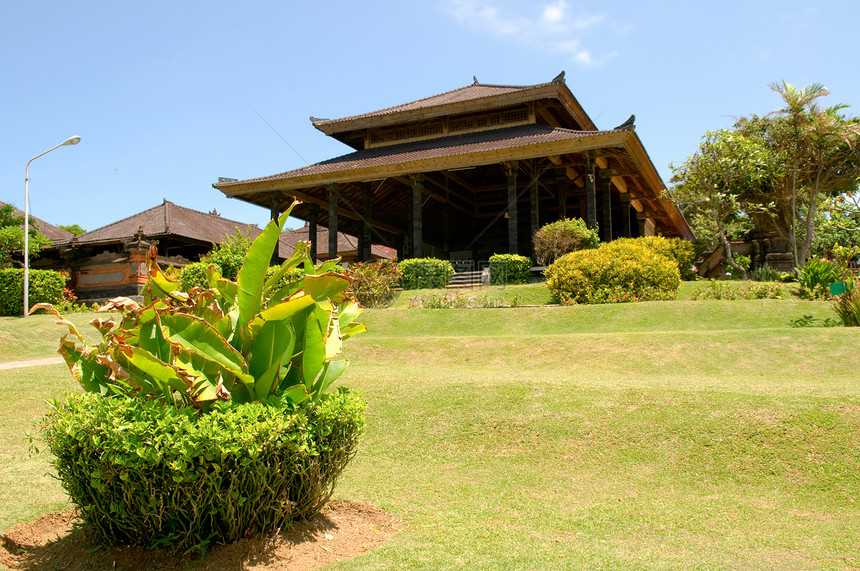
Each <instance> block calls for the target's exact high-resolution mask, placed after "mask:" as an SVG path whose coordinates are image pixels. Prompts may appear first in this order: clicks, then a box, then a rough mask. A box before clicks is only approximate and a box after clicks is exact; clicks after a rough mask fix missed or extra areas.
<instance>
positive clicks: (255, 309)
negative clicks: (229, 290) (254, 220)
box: [236, 202, 296, 328]
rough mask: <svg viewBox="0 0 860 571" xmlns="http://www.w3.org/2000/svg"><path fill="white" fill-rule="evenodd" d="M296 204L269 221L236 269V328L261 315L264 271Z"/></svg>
mask: <svg viewBox="0 0 860 571" xmlns="http://www.w3.org/2000/svg"><path fill="white" fill-rule="evenodd" d="M295 204H296V203H295V202H294V203H293V204H292V205H291V206H290V207H289V208H288V209H287V211H286V212H284V213H283V214H282V215H281V216H280V217H279V218H278V220H272V221H271V222H269V223H268V224H267V225H266V227H265V228H264V229H263V232H262V233H261V234H260V235H259V236H257V238H256V239H255V240H254V242H253V243H252V244H251V248H250V249H249V250H248V253H247V254H246V255H245V260H244V261H243V262H242V267H241V268H239V274H238V275H237V276H236V283H237V284H238V286H239V291H238V294H237V296H236V298H237V301H238V304H239V323H238V327H239V328H243V327H244V326H245V325H247V324H248V322H250V321H251V318H253V317H254V316H255V315H257V314H258V313H259V312H260V307H261V305H262V302H263V289H264V288H265V285H266V279H265V278H266V269H267V268H268V267H269V263H270V262H271V260H272V255H273V254H274V253H275V248H277V246H278V238H279V237H280V235H281V228H283V227H284V223H285V222H286V221H287V218H288V217H289V215H290V212H291V211H292V209H293V207H294V206H295Z"/></svg>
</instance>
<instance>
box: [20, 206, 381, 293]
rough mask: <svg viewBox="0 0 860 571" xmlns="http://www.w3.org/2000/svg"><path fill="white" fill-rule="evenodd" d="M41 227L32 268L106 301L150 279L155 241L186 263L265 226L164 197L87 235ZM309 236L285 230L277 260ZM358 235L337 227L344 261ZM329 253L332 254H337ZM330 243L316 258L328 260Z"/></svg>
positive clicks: (171, 262) (175, 262)
mask: <svg viewBox="0 0 860 571" xmlns="http://www.w3.org/2000/svg"><path fill="white" fill-rule="evenodd" d="M39 228H40V231H41V232H42V233H43V234H45V235H46V236H48V238H50V239H51V240H52V243H51V246H50V247H48V248H46V249H45V250H43V253H42V255H41V256H39V257H38V258H34V259H33V260H32V261H31V266H32V267H33V268H40V269H54V270H64V271H66V272H67V273H68V274H69V276H70V278H69V282H70V283H69V287H70V288H71V289H72V290H73V291H74V292H75V295H76V296H77V297H78V299H79V300H80V301H83V302H88V303H89V302H93V301H97V302H98V301H103V300H105V299H107V298H110V297H116V296H137V295H140V293H141V291H142V290H143V286H144V285H145V284H146V280H147V277H148V276H147V271H146V256H147V254H148V252H149V248H150V246H151V245H155V246H156V248H157V250H158V262H159V264H160V265H161V266H162V267H167V266H173V267H177V268H182V267H185V265H187V264H189V263H191V262H198V261H200V258H201V257H203V256H204V255H205V254H207V253H208V252H210V251H211V250H212V248H213V247H214V246H215V244H220V243H221V242H223V241H224V240H225V239H226V237H227V236H236V234H237V232H241V233H242V234H243V235H245V236H248V237H250V238H251V239H252V240H253V239H254V238H256V237H257V236H259V234H260V233H261V232H262V229H261V228H260V227H259V226H257V225H256V224H246V223H244V222H239V221H236V220H230V219H228V218H224V217H223V216H221V215H220V214H219V213H218V212H216V211H214V210H213V211H211V212H208V213H207V212H200V211H198V210H194V209H191V208H186V207H184V206H179V205H178V204H174V203H173V202H170V201H169V200H166V199H165V200H164V201H163V202H162V203H161V204H159V205H158V206H155V207H153V208H150V209H148V210H144V211H143V212H139V213H137V214H134V215H132V216H129V217H127V218H123V219H122V220H119V221H117V222H113V223H112V224H108V225H107V226H102V227H101V228H96V229H95V230H91V231H90V232H87V233H85V234H81V235H79V236H73V235H72V234H71V233H69V232H66V231H65V230H62V229H61V228H57V227H56V226H53V225H51V224H48V223H46V222H42V221H39ZM308 239H309V231H308V227H307V225H305V227H303V228H299V229H298V230H292V231H287V232H284V233H283V234H281V237H280V242H279V245H278V255H277V258H278V261H283V260H285V259H287V258H289V257H290V256H291V255H292V254H293V251H295V248H296V245H297V244H298V243H299V242H300V241H304V240H308ZM317 241H318V242H319V243H321V244H328V229H327V228H324V227H319V228H318V230H317ZM357 244H358V240H357V239H356V238H355V237H354V236H350V235H348V234H344V233H342V232H338V235H337V252H336V253H335V256H341V257H342V258H343V260H344V262H353V261H355V260H356V259H357V258H358V255H357V254H358V246H357ZM372 251H373V256H374V258H375V259H379V258H393V257H395V255H396V252H395V251H393V250H391V249H389V248H385V247H383V246H379V245H376V244H374V245H373V247H372ZM335 256H331V257H335ZM329 257H330V256H329V254H328V251H327V249H326V248H323V251H321V252H318V253H317V258H318V259H328V258H329Z"/></svg>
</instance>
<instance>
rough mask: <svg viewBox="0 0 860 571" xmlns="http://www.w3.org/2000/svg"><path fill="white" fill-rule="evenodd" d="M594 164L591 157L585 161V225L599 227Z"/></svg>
mask: <svg viewBox="0 0 860 571" xmlns="http://www.w3.org/2000/svg"><path fill="white" fill-rule="evenodd" d="M594 170H595V167H594V163H593V162H592V160H591V157H588V158H587V159H586V161H585V225H586V226H588V227H589V228H596V227H597V196H596V195H595V186H596V184H595V180H594Z"/></svg>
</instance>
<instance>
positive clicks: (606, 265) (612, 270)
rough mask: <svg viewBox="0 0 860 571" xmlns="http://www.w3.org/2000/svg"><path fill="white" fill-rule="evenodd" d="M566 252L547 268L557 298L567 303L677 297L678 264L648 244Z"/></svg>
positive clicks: (553, 294) (627, 244)
mask: <svg viewBox="0 0 860 571" xmlns="http://www.w3.org/2000/svg"><path fill="white" fill-rule="evenodd" d="M608 246H610V244H603V245H602V246H601V247H600V248H598V249H596V250H581V251H579V252H572V253H570V254H566V255H564V256H562V257H561V258H559V259H558V260H556V261H555V263H553V264H552V265H551V266H549V267H548V268H547V269H546V272H545V274H546V283H547V287H548V288H549V290H550V292H551V293H552V296H553V298H555V299H556V300H557V301H561V302H563V303H622V302H628V301H654V300H666V299H674V297H675V295H676V292H677V290H678V286H679V285H680V281H681V277H680V274H679V273H678V266H677V265H676V264H675V262H674V260H671V259H669V258H667V257H665V256H663V255H661V254H658V253H657V252H656V251H655V250H653V249H652V248H650V247H648V246H647V245H645V244H642V243H638V242H636V241H629V242H627V243H624V244H618V245H615V246H612V247H608Z"/></svg>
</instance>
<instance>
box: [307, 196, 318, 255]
mask: <svg viewBox="0 0 860 571" xmlns="http://www.w3.org/2000/svg"><path fill="white" fill-rule="evenodd" d="M308 209H309V210H310V215H309V216H308V239H309V240H310V242H311V248H310V257H311V261H313V263H316V262H317V217H318V216H319V213H320V205H319V204H310V205H308Z"/></svg>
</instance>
